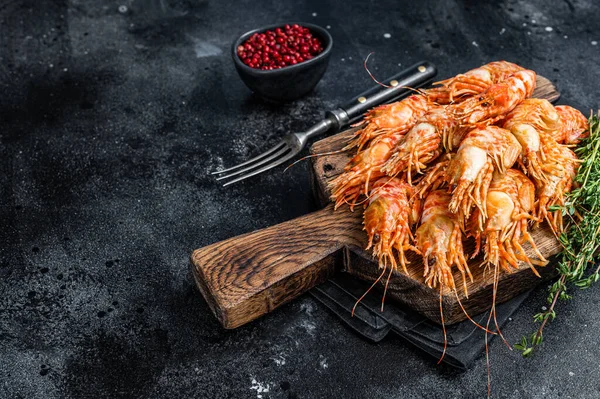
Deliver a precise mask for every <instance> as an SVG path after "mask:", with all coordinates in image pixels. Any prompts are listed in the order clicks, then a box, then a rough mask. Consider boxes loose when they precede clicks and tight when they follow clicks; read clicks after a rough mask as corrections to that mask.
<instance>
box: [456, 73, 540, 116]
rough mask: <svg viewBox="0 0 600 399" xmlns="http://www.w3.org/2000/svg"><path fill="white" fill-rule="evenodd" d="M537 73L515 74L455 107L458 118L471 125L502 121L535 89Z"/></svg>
mask: <svg viewBox="0 0 600 399" xmlns="http://www.w3.org/2000/svg"><path fill="white" fill-rule="evenodd" d="M535 80H536V73H535V72H534V71H531V70H529V69H526V70H522V71H519V72H515V73H513V74H512V75H510V77H508V78H507V79H505V80H503V81H501V82H500V83H496V84H494V85H492V86H490V87H489V88H488V89H487V90H486V91H484V92H482V93H481V94H479V95H476V96H474V97H471V98H469V99H467V100H465V101H463V102H462V103H460V104H456V105H454V106H453V109H454V110H455V112H456V115H457V117H458V118H461V120H462V122H463V123H465V124H469V125H475V124H478V125H490V124H493V123H495V122H497V121H499V120H501V119H502V118H503V117H504V115H505V114H506V113H507V112H510V111H511V110H512V109H513V108H515V107H516V106H517V105H518V104H519V103H520V102H521V101H523V100H524V99H526V98H527V97H530V96H531V94H532V93H533V90H534V89H535V82H536V81H535Z"/></svg>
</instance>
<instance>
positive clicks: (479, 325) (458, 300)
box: [453, 290, 497, 335]
mask: <svg viewBox="0 0 600 399" xmlns="http://www.w3.org/2000/svg"><path fill="white" fill-rule="evenodd" d="M453 291H454V295H455V296H456V301H457V302H458V306H460V308H461V310H462V311H463V313H464V314H465V316H467V319H468V320H469V321H470V322H471V323H473V324H474V325H475V327H477V328H480V329H481V330H483V331H485V332H486V333H489V334H492V335H497V333H496V332H495V331H492V330H488V329H487V328H485V327H484V326H482V325H481V324H479V323H477V322H476V321H475V320H473V319H472V318H471V316H470V315H469V314H468V313H467V310H466V309H465V308H464V306H463V304H462V302H461V300H460V298H459V297H458V292H457V291H456V290H453Z"/></svg>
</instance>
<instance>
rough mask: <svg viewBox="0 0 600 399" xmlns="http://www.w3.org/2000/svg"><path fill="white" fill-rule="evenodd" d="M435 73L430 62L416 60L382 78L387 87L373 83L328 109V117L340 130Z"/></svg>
mask: <svg viewBox="0 0 600 399" xmlns="http://www.w3.org/2000/svg"><path fill="white" fill-rule="evenodd" d="M436 73H437V69H436V67H435V65H434V64H432V63H431V62H429V61H421V62H418V63H416V64H414V65H412V66H410V67H409V68H407V69H405V70H403V71H402V72H400V73H398V74H396V75H394V76H392V77H390V78H388V79H386V80H384V81H383V82H382V83H383V84H384V85H386V86H388V87H384V86H381V85H375V86H374V87H372V88H371V89H369V90H367V91H365V92H364V93H361V94H359V95H358V96H356V97H355V98H353V99H352V100H351V101H349V102H348V103H347V104H345V105H343V106H341V107H339V108H338V109H335V110H333V111H330V112H329V113H328V117H333V118H334V119H335V122H336V124H337V128H338V130H341V129H343V128H344V127H346V126H348V125H349V124H351V123H352V122H354V121H356V120H358V119H360V118H361V117H362V116H363V114H364V113H365V112H367V111H368V110H369V109H371V108H373V107H375V106H377V105H381V104H386V103H389V102H391V101H394V100H397V99H399V98H400V97H402V96H406V95H408V94H410V93H411V92H412V91H411V90H410V89H411V88H413V89H414V88H418V87H421V86H423V85H425V84H427V83H429V82H430V81H431V79H432V78H433V77H434V76H435V75H436Z"/></svg>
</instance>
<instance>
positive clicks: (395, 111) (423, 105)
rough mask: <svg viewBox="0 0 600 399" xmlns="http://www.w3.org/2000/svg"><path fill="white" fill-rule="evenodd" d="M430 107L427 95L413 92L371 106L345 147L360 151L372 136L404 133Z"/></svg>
mask: <svg viewBox="0 0 600 399" xmlns="http://www.w3.org/2000/svg"><path fill="white" fill-rule="evenodd" d="M430 107H431V103H430V102H429V101H428V100H427V97H425V96H423V95H418V94H415V95H412V96H409V97H406V98H405V99H403V100H401V101H397V102H394V103H391V104H385V105H380V106H379V107H376V108H373V109H371V110H370V111H368V112H367V114H366V115H365V118H364V120H363V122H361V123H360V124H359V126H360V130H358V131H356V133H354V138H353V139H352V141H350V143H349V144H348V145H347V146H346V149H351V148H354V147H357V148H358V151H360V150H361V149H362V148H363V147H364V146H365V145H366V144H367V143H368V142H369V141H371V140H372V139H373V138H375V137H377V136H380V135H382V134H386V133H389V132H390V131H393V132H394V133H395V134H399V135H404V134H406V132H408V131H409V130H410V128H412V127H413V126H414V124H415V123H416V122H417V120H418V119H419V118H420V117H422V116H423V115H424V114H425V113H426V112H427V110H428V109H429V108H430Z"/></svg>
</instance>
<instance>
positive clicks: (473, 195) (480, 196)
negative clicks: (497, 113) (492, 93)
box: [420, 126, 521, 220]
mask: <svg viewBox="0 0 600 399" xmlns="http://www.w3.org/2000/svg"><path fill="white" fill-rule="evenodd" d="M520 153H521V145H520V144H519V142H518V141H517V139H516V138H515V137H514V136H513V135H512V134H511V133H510V132H509V131H508V130H505V129H502V128H500V127H497V126H487V127H485V128H478V129H473V130H471V131H470V132H469V133H468V134H467V136H466V137H465V139H464V140H463V141H462V143H461V144H460V147H459V148H458V152H457V153H456V155H454V156H453V157H452V159H451V160H450V161H449V162H448V165H447V168H444V167H438V168H435V169H434V170H432V175H431V176H428V177H426V178H425V179H424V180H426V181H427V182H429V184H433V183H434V182H440V181H445V182H446V183H448V184H450V185H451V186H452V187H454V188H453V190H452V199H451V201H450V203H449V205H448V209H450V211H451V212H452V213H459V216H460V218H461V219H462V220H466V219H467V218H468V216H469V214H470V213H471V208H472V207H473V206H476V207H477V208H479V209H480V211H481V215H482V217H484V218H485V216H486V201H485V198H486V195H487V192H488V187H489V185H490V182H491V180H492V176H493V172H494V170H497V171H499V172H500V173H504V171H506V170H507V169H509V168H511V167H512V166H513V164H514V163H515V161H516V160H517V157H518V156H519V154H520ZM427 184H428V183H425V186H424V187H422V188H421V189H420V191H421V192H423V191H426V190H427ZM438 185H439V184H438Z"/></svg>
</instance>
